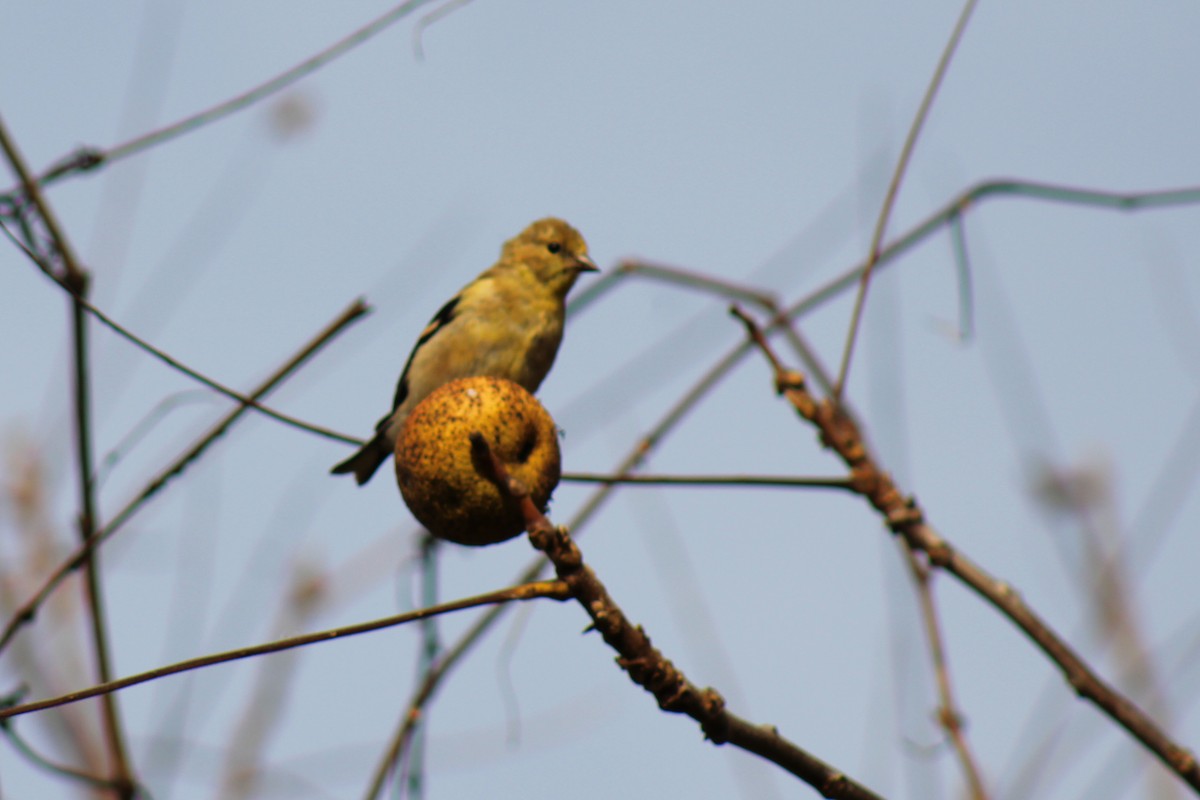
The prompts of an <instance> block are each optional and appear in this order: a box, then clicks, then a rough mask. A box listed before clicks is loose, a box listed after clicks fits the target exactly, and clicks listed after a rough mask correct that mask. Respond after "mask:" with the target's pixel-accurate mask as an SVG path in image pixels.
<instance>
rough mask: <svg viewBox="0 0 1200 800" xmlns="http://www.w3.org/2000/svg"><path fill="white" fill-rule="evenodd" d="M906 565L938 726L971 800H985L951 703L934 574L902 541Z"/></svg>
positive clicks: (958, 716)
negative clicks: (926, 647) (922, 628)
mask: <svg viewBox="0 0 1200 800" xmlns="http://www.w3.org/2000/svg"><path fill="white" fill-rule="evenodd" d="M904 555H905V561H906V562H907V564H908V568H909V571H910V572H911V573H912V576H913V580H914V582H915V583H916V590H917V600H918V602H919V604H920V606H921V618H922V620H923V621H924V623H925V637H926V638H927V639H928V641H929V652H930V656H931V658H932V660H933V673H934V682H935V684H936V687H937V694H938V710H937V722H938V726H939V727H941V729H942V730H943V731H945V733H946V736H947V737H948V738H949V739H950V744H951V746H952V747H953V748H954V752H955V753H956V754H957V755H958V761H959V764H960V765H961V766H962V771H963V775H964V776H965V777H966V779H967V786H968V787H970V791H971V800H987V798H988V797H989V795H988V792H987V789H986V788H985V787H984V785H983V774H982V771H981V770H980V769H979V764H978V763H977V762H976V760H975V756H974V754H972V752H971V746H970V743H969V742H968V741H967V734H966V731H965V730H964V725H963V715H962V712H961V711H959V710H958V703H957V702H956V701H955V699H954V687H953V685H952V684H951V682H950V663H949V659H948V658H947V657H946V645H945V640H944V637H943V636H942V625H941V620H940V619H939V618H938V610H937V603H935V602H934V600H933V573H932V571H931V570H930V569H929V565H928V564H924V563H922V562H921V560H920V559H919V558H918V557H917V553H916V552H915V551H914V550H913V548H912V547H911V546H910V545H909V544H908V540H907V539H906V540H904Z"/></svg>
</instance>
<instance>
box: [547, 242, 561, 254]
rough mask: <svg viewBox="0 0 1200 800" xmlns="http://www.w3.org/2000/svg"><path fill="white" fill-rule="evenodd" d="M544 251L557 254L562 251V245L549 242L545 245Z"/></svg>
mask: <svg viewBox="0 0 1200 800" xmlns="http://www.w3.org/2000/svg"><path fill="white" fill-rule="evenodd" d="M546 249H547V250H549V251H550V252H551V253H557V252H558V251H560V250H562V245H561V244H559V243H558V242H550V243H549V244H547V245H546Z"/></svg>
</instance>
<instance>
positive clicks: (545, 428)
mask: <svg viewBox="0 0 1200 800" xmlns="http://www.w3.org/2000/svg"><path fill="white" fill-rule="evenodd" d="M475 432H478V433H479V434H481V435H482V436H483V437H484V438H485V439H486V440H487V443H488V446H489V447H490V448H491V450H492V452H493V453H494V454H496V455H497V456H498V457H499V459H500V461H502V462H503V463H504V465H505V468H506V469H507V470H508V472H509V474H510V475H511V476H512V477H514V478H516V479H518V480H519V481H521V483H522V484H524V486H525V487H527V488H528V489H529V496H530V498H531V499H532V500H533V502H534V505H536V506H537V507H538V509H540V510H542V511H545V509H546V504H547V503H548V502H549V501H550V494H551V493H552V492H553V491H554V487H555V486H557V485H558V479H559V476H560V474H561V471H562V462H561V458H560V455H559V450H558V435H557V428H556V427H555V425H554V420H553V419H552V418H551V417H550V414H549V413H548V412H547V411H546V409H545V408H543V407H542V404H541V403H539V402H538V401H537V400H536V399H534V397H533V395H531V394H530V393H529V392H527V391H525V389H523V388H521V387H520V386H518V385H517V384H515V383H513V382H512V381H506V380H503V379H501V378H487V377H476V378H460V379H459V380H456V381H451V382H450V383H447V384H446V385H445V386H442V387H441V388H439V389H437V390H436V391H434V392H432V393H431V394H430V395H429V396H428V397H426V398H425V399H424V400H422V401H421V402H420V404H418V405H417V407H416V408H414V409H413V410H412V413H411V414H409V415H408V419H407V420H405V422H404V428H403V429H402V430H401V432H400V435H399V436H398V437H397V439H396V481H397V482H398V483H399V484H400V494H401V495H403V497H404V502H405V504H406V505H407V506H408V508H409V510H410V511H412V513H413V516H414V517H416V518H417V520H418V521H420V523H421V524H422V525H424V526H425V527H426V528H428V529H429V532H430V533H432V534H433V535H434V536H437V537H438V538H439V539H446V540H448V541H451V542H457V543H458V544H465V545H485V544H495V543H497V542H503V541H505V540H507V539H511V538H513V537H514V536H516V535H517V534H519V533H521V531H523V530H524V529H525V520H524V517H523V516H522V514H521V511H520V508H519V507H518V506H517V504H516V503H514V502H513V501H512V500H511V499H510V498H509V497H508V496H507V494H506V493H502V492H501V491H500V489H499V487H497V485H496V483H495V480H494V478H493V477H492V474H491V472H490V471H489V470H488V469H487V467H486V466H484V465H482V464H478V463H476V461H475V459H473V458H472V454H471V434H472V433H475Z"/></svg>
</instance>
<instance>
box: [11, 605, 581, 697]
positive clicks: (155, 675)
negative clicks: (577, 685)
mask: <svg viewBox="0 0 1200 800" xmlns="http://www.w3.org/2000/svg"><path fill="white" fill-rule="evenodd" d="M539 597H548V598H551V599H553V600H568V599H570V597H571V594H570V590H569V589H568V587H567V585H566V583H565V582H563V581H537V582H534V583H526V584H522V585H520V586H512V587H510V588H508V589H500V590H498V591H495V592H488V593H487V594H481V595H476V596H474V597H467V598H464V599H462V600H455V601H453V602H450V603H442V604H440V605H437V606H433V607H430V608H420V609H417V610H416V611H409V612H407V613H404V614H396V615H394V616H391V617H384V618H383V619H377V620H372V621H371V622H362V623H359V624H357V625H347V626H345V627H341V628H331V629H329V630H325V631H318V632H317V633H308V634H305V635H303V636H293V637H291V638H288V639H280V640H278V641H274V642H267V643H266V644H260V645H255V646H253V647H243V648H240V649H237V650H227V651H225V652H223V653H214V654H212V655H207V656H201V657H199V658H192V659H188V660H187V661H180V662H178V663H175V664H171V665H169V666H165V667H159V668H158V669H152V670H149V671H148V672H140V673H138V674H136V675H130V676H129V677H127V678H121V679H119V680H115V681H109V682H108V683H105V684H101V685H99V686H92V687H89V688H87V689H81V690H80V691H78V692H70V693H68V694H64V695H61V696H59V697H52V698H50V699H48V700H38V701H36V702H33V703H23V704H21V705H17V706H12V707H11V708H2V709H0V720H5V719H8V718H10V717H18V716H21V715H22V714H30V713H33V712H35V711H44V710H45V709H47V708H55V707H57V706H62V705H67V704H68V703H77V702H79V701H80V700H86V699H87V698H89V697H98V696H100V695H106V694H111V693H113V692H118V691H120V690H121V689H128V688H129V687H130V686H137V685H138V684H139V683H146V682H147V681H153V680H158V679H159V678H165V677H167V676H168V675H178V674H179V673H181V672H190V671H191V670H195V669H202V668H204V667H211V666H213V665H214V664H225V663H228V662H231V661H240V660H241V659H244V658H254V657H256V656H262V655H267V654H269V653H279V652H282V651H284V650H292V649H294V648H297V647H306V646H308V645H310V644H316V643H318V642H327V641H330V640H332V639H343V638H345V637H347V636H357V635H359V634H362V633H370V632H371V631H378V630H383V629H384V628H394V627H396V626H397V625H404V624H406V623H409V622H414V621H416V620H421V619H425V618H427V617H432V616H436V615H438V614H448V613H450V612H452V611H461V610H462V609H464V608H475V607H477V606H483V605H493V604H495V603H509V602H512V601H515V600H533V599H535V598H539Z"/></svg>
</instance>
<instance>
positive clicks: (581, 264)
mask: <svg viewBox="0 0 1200 800" xmlns="http://www.w3.org/2000/svg"><path fill="white" fill-rule="evenodd" d="M575 269H577V270H579V271H580V272H599V271H600V268H599V267H597V266H596V262H595V261H592V257H591V256H588V255H580V256H575Z"/></svg>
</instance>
